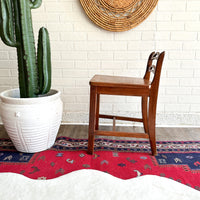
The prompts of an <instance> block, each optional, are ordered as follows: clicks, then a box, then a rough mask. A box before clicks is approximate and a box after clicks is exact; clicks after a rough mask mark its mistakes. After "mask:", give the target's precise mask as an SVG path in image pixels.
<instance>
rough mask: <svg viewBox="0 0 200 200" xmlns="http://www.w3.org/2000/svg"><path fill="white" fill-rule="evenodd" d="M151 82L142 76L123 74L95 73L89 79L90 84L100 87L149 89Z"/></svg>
mask: <svg viewBox="0 0 200 200" xmlns="http://www.w3.org/2000/svg"><path fill="white" fill-rule="evenodd" d="M150 84H151V82H150V81H148V80H145V79H143V78H133V77H124V76H108V75H95V76H94V77H93V78H92V79H91V80H90V85H92V86H100V87H120V88H122V87H126V88H138V89H139V88H141V89H149V87H150Z"/></svg>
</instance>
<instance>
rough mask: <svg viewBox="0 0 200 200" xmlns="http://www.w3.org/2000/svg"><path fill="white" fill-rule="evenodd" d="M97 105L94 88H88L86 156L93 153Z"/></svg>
mask: <svg viewBox="0 0 200 200" xmlns="http://www.w3.org/2000/svg"><path fill="white" fill-rule="evenodd" d="M96 105H97V94H96V88H95V87H93V86H90V114H89V130H88V154H93V153H94V139H95V135H94V131H95V120H96V118H95V114H96Z"/></svg>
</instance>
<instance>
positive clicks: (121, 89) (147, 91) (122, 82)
mask: <svg viewBox="0 0 200 200" xmlns="http://www.w3.org/2000/svg"><path fill="white" fill-rule="evenodd" d="M164 55H165V52H162V53H159V52H157V53H155V52H152V53H151V54H150V56H149V59H148V62H147V68H146V73H145V75H144V78H132V77H121V76H106V75H95V76H94V77H93V78H92V79H91V80H90V113H89V133H88V153H89V154H93V152H94V139H95V135H104V136H117V137H135V138H148V139H149V140H150V144H151V151H152V155H156V153H157V152H156V137H155V136H156V135H155V123H156V106H157V97H158V88H159V82H160V74H161V68H162V63H163V59H164ZM154 63H155V64H154ZM151 72H152V73H153V77H152V79H151V78H150V76H151ZM100 94H103V95H125V96H141V105H142V118H141V119H140V118H131V117H122V116H112V115H102V114H99V107H100V105H99V104H100ZM99 118H107V119H113V125H114V126H115V120H126V121H136V122H142V123H143V126H144V131H145V132H144V133H130V132H118V131H115V128H113V131H102V130H99Z"/></svg>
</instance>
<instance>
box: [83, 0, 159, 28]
mask: <svg viewBox="0 0 200 200" xmlns="http://www.w3.org/2000/svg"><path fill="white" fill-rule="evenodd" d="M80 2H81V5H82V7H83V9H84V10H85V12H86V14H87V15H88V17H89V18H90V19H91V20H92V21H93V22H94V23H95V24H97V25H98V26H100V27H101V28H103V29H105V30H108V31H116V32H120V31H127V30H129V29H131V28H133V27H135V26H137V25H138V24H140V23H141V22H142V21H144V20H145V19H146V18H147V17H148V16H149V15H150V13H151V12H152V11H153V9H154V8H155V7H156V5H157V3H158V0H80Z"/></svg>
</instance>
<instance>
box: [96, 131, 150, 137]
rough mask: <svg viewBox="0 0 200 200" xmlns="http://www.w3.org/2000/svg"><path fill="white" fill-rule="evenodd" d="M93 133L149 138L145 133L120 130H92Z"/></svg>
mask: <svg viewBox="0 0 200 200" xmlns="http://www.w3.org/2000/svg"><path fill="white" fill-rule="evenodd" d="M94 134H95V135H104V136H116V137H135V138H149V135H148V134H146V133H132V132H130V133H129V132H121V131H100V130H96V131H94Z"/></svg>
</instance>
